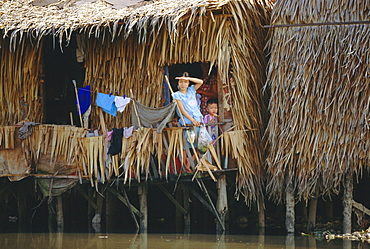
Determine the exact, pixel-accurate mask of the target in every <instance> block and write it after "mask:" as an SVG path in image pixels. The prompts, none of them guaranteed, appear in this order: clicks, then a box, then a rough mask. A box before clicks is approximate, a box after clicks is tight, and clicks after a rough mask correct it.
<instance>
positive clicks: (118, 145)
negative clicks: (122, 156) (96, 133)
mask: <svg viewBox="0 0 370 249" xmlns="http://www.w3.org/2000/svg"><path fill="white" fill-rule="evenodd" d="M122 136H123V128H120V129H117V128H113V134H112V139H111V144H110V147H109V150H108V154H111V155H113V156H114V155H117V154H118V153H120V152H121V150H122Z"/></svg>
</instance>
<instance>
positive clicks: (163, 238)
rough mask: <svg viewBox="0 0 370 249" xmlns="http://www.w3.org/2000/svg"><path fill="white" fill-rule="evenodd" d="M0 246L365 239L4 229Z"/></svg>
mask: <svg viewBox="0 0 370 249" xmlns="http://www.w3.org/2000/svg"><path fill="white" fill-rule="evenodd" d="M0 248H1V249H3V248H15V249H23V248H27V249H28V248H37V249H40V248H41V249H42V248H53V249H54V248H55V249H62V248H67V249H79V248H86V249H111V248H112V249H114V248H120V249H124V248H130V249H152V248H153V249H156V248H158V249H165V248H174V249H193V248H195V249H197V248H207V249H208V248H210V249H211V248H212V249H213V248H214V249H228V248H233V249H237V248H251V249H254V248H256V249H257V248H258V249H264V248H288V249H301V248H310V249H319V248H328V249H330V248H343V249H350V248H357V249H367V248H370V246H369V245H368V244H367V243H366V242H365V243H362V242H357V241H356V242H351V241H343V240H340V239H335V240H332V241H326V240H321V241H320V240H316V239H315V238H309V237H303V236H296V237H294V236H256V235H209V234H208V235H205V234H189V235H179V234H118V233H113V234H105V233H104V234H96V233H3V234H0Z"/></svg>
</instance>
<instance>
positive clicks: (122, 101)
mask: <svg viewBox="0 0 370 249" xmlns="http://www.w3.org/2000/svg"><path fill="white" fill-rule="evenodd" d="M130 100H131V99H130V98H127V97H121V96H116V97H115V98H114V104H115V105H116V107H117V111H119V112H123V111H124V110H125V108H126V105H127V104H128V103H130Z"/></svg>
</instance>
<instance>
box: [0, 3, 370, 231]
mask: <svg viewBox="0 0 370 249" xmlns="http://www.w3.org/2000/svg"><path fill="white" fill-rule="evenodd" d="M270 9H271V2H269V1H263V0H243V1H240V0H215V1H203V0H200V1H194V0H185V1H180V2H179V1H169V0H158V1H142V2H135V1H132V2H131V1H128V0H127V1H116V0H111V1H108V0H107V1H103V0H97V1H89V0H80V1H71V0H68V1H56V0H34V1H27V0H16V1H6V0H1V1H0V34H1V36H0V64H1V67H0V110H1V112H0V125H1V126H0V170H1V172H0V173H1V175H0V176H3V177H9V179H11V180H19V179H22V178H24V177H29V176H33V177H36V178H39V179H40V181H39V185H40V186H41V187H42V188H43V193H44V195H45V196H58V195H60V193H63V192H65V191H66V190H68V189H70V188H72V187H73V186H75V184H76V183H78V181H79V182H84V181H89V182H90V183H91V185H92V186H94V187H95V188H96V189H99V188H98V185H99V184H104V183H112V181H120V180H121V182H123V184H132V183H133V182H136V183H142V182H144V183H145V182H147V181H149V180H151V179H164V180H168V176H169V175H171V174H178V175H181V174H182V173H184V168H183V165H184V162H183V159H182V158H183V156H182V153H183V149H184V141H185V140H184V138H183V131H184V129H183V128H179V127H176V128H164V129H163V131H162V132H157V128H156V127H145V126H144V125H143V124H142V122H140V121H141V119H142V117H141V118H140V111H139V113H138V112H137V110H138V109H139V108H140V106H145V107H149V108H155V109H154V111H155V110H157V109H158V108H161V107H163V106H167V105H169V104H170V103H171V102H172V98H171V89H174V90H175V91H176V90H177V89H176V82H175V81H174V78H175V76H176V73H178V72H180V71H188V72H189V74H190V76H194V77H198V78H201V77H202V74H201V68H200V65H201V64H202V63H208V64H209V65H210V66H211V68H213V69H216V70H217V74H216V77H217V90H218V91H217V92H218V93H217V94H218V95H217V98H218V103H219V120H218V126H219V128H220V129H219V134H218V135H219V136H218V138H217V146H209V150H208V152H207V154H208V156H207V157H204V156H203V155H200V156H199V160H194V161H192V160H191V161H192V162H191V163H192V170H193V175H194V176H196V177H203V176H204V177H207V176H208V177H211V178H213V179H214V180H217V178H218V177H219V176H218V175H217V174H215V173H214V172H223V171H225V172H226V171H228V170H234V171H236V172H237V174H236V178H235V179H234V182H233V183H232V184H236V194H237V195H240V194H241V195H242V196H243V197H244V198H245V201H246V203H248V204H251V203H256V202H257V201H258V200H259V204H258V205H260V206H259V207H260V208H261V209H262V206H263V204H262V203H263V198H262V196H263V194H262V188H263V180H262V179H263V160H264V159H263V157H264V156H263V155H264V152H263V146H262V142H261V140H262V136H263V132H264V122H266V118H265V110H266V106H265V102H264V100H263V97H262V90H261V89H262V86H263V85H264V82H265V76H264V75H265V65H266V58H265V55H264V44H265V33H266V32H265V29H263V25H265V24H267V23H266V21H267V20H268V18H269V17H268V13H269V11H270ZM356 27H357V26H356ZM348 39H349V38H348ZM351 56H354V55H351ZM361 56H363V55H361ZM210 72H211V69H210V70H209V72H208V74H209V73H210ZM272 78H273V77H272ZM353 82H355V81H351V84H352V83H353ZM356 82H357V81H356ZM358 82H359V83H361V82H363V81H361V80H360V79H359V80H358ZM278 84H280V82H279V83H278ZM343 84H344V83H343ZM348 84H349V83H348ZM281 85H282V84H281ZM351 86H352V85H351ZM87 87H89V88H87ZM358 87H360V86H358ZM356 89H357V88H356ZM81 91H87V92H88V94H87V95H88V97H86V96H85V97H84V98H90V99H91V100H90V103H91V105H90V107H89V108H87V110H86V112H85V111H84V113H82V111H77V110H81V106H82V104H83V103H85V102H84V101H86V100H85V99H84V100H82V99H81V97H78V98H76V96H79V95H78V94H79V93H80V92H81ZM98 93H103V94H107V95H109V97H111V96H116V97H117V96H120V97H124V98H126V97H127V98H130V99H131V102H130V104H129V106H128V107H127V108H125V110H124V111H123V112H117V113H115V114H116V115H111V114H108V113H106V112H104V111H103V110H102V108H101V107H100V106H98V105H97V104H96V99H97V94H98ZM277 96H278V95H277ZM361 101H362V99H361ZM361 101H360V99H359V101H358V102H356V103H363V102H361ZM76 106H77V108H76ZM354 107H355V106H354ZM351 110H352V109H351ZM306 111H307V112H309V111H312V110H306ZM353 111H358V112H359V111H360V110H353ZM348 115H351V113H348ZM361 117H363V118H365V117H364V116H361ZM134 119H136V122H137V123H138V124H137V125H136V127H135V130H134V131H133V133H132V135H131V136H128V137H123V138H122V141H121V142H122V148H120V151H119V152H118V154H115V155H109V156H107V153H108V151H109V144H108V143H107V137H108V136H109V131H112V130H113V129H120V128H124V127H126V128H129V127H131V126H132V125H133V120H134ZM361 120H362V121H361V122H363V119H361ZM290 121H293V120H290ZM358 122H360V120H358ZM272 127H273V126H272V125H271V124H270V128H272ZM356 129H360V126H356ZM277 135H278V134H277ZM296 142H298V141H296ZM285 145H288V144H285ZM272 148H275V147H274V146H272ZM272 151H273V150H272ZM191 153H192V152H191V148H187V154H188V155H190V154H191ZM189 157H191V156H189ZM206 158H207V160H206ZM177 159H179V160H178V161H179V162H178V161H176V160H177ZM356 162H357V161H356ZM176 165H179V167H176ZM346 165H347V164H346ZM221 175H222V174H221ZM51 178H52V179H59V178H61V179H63V182H62V181H61V182H60V186H58V187H57V188H56V187H55V184H56V182H57V181H56V180H55V181H54V186H52V182H51V181H50V179H51ZM42 180H44V181H42ZM193 180H194V178H193ZM112 191H113V190H112ZM118 196H121V195H119V193H118ZM121 197H122V196H121ZM126 204H127V202H126ZM93 206H94V205H93ZM132 208H133V207H131V210H132ZM135 210H136V209H134V210H132V211H133V213H134V214H135V215H137V214H138V213H137V212H136V211H137V210H136V211H135ZM144 222H145V221H144ZM143 227H145V224H144V225H143Z"/></svg>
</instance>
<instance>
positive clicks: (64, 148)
mask: <svg viewBox="0 0 370 249" xmlns="http://www.w3.org/2000/svg"><path fill="white" fill-rule="evenodd" d="M85 133H86V131H85V129H83V128H79V127H73V126H62V125H38V126H35V127H33V128H32V134H31V136H29V137H28V138H26V139H27V140H28V144H29V145H28V148H29V149H30V150H31V156H32V160H33V162H34V163H35V164H36V170H37V171H42V172H48V173H53V174H54V173H57V174H59V175H63V174H72V173H74V174H76V173H77V172H78V171H79V167H80V164H79V161H78V158H77V156H78V154H79V140H80V139H81V138H82V137H84V135H85Z"/></svg>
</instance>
